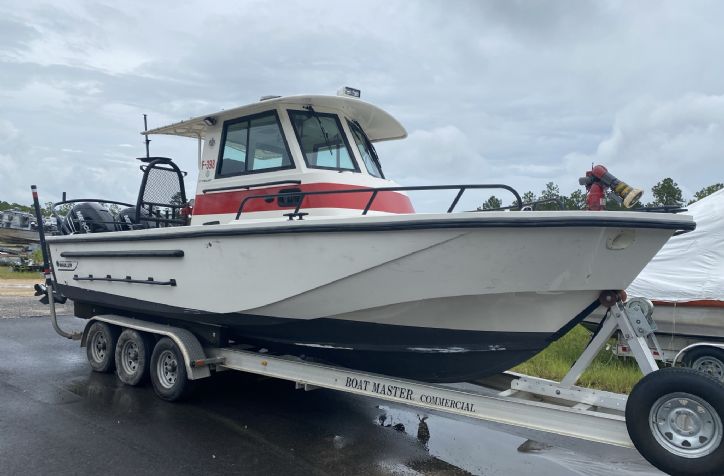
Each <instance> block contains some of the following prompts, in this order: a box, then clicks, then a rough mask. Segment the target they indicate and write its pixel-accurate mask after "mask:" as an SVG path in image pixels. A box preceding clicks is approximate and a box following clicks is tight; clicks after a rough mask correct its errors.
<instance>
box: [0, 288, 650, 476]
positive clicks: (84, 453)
mask: <svg viewBox="0 0 724 476" xmlns="http://www.w3.org/2000/svg"><path fill="white" fill-rule="evenodd" d="M25 299H26V300H27V299H30V298H25ZM9 302H11V300H10V298H7V297H0V309H2V308H3V305H5V304H7V303H9ZM26 302H28V303H29V301H26ZM12 303H13V304H12V305H13V306H17V305H18V302H17V301H12ZM0 316H6V317H4V318H0V473H1V474H3V475H14V474H49V473H52V474H60V475H66V474H67V475H70V474H99V473H104V474H139V475H141V474H156V475H165V474H174V475H177V474H188V475H196V474H199V475H201V474H204V475H226V474H249V475H255V474H264V475H268V474H284V475H294V474H309V475H338V474H352V475H357V474H360V475H383V474H384V475H391V474H394V475H417V474H424V475H446V476H447V475H460V474H484V475H497V474H500V475H503V474H505V475H515V474H527V473H530V474H536V475H542V476H545V475H556V476H558V475H604V474H606V475H608V474H612V473H614V472H615V473H616V474H618V475H629V474H631V475H633V474H635V475H638V476H641V475H648V474H661V473H658V472H657V471H656V470H655V469H653V468H652V467H651V466H650V465H648V463H646V462H645V461H644V460H643V459H642V458H641V457H640V456H639V455H638V453H636V452H635V451H634V450H629V449H622V448H613V447H608V446H605V445H600V444H594V443H587V442H581V441H577V440H572V439H569V438H562V437H552V436H550V435H546V434H542V433H537V432H526V431H522V430H514V429H510V428H502V427H500V426H498V425H494V424H487V423H485V422H478V421H472V420H468V419H465V418H451V417H448V416H445V415H442V414H436V413H425V414H422V413H421V411H420V410H415V409H411V408H408V407H404V406H398V405H391V404H389V403H387V402H383V401H379V400H376V399H373V398H366V397H358V396H353V395H349V394H343V393H339V392H334V391H328V390H314V391H311V392H304V391H298V390H294V386H293V384H291V383H289V382H284V381H278V380H274V379H268V378H262V377H258V376H252V375H244V374H241V373H239V372H224V373H220V374H218V375H216V376H214V377H212V378H211V379H206V380H205V381H203V382H202V384H201V385H200V386H199V388H198V391H197V392H196V394H195V396H194V398H193V399H192V400H190V401H189V402H185V403H167V402H164V401H161V400H160V399H158V398H157V397H156V396H155V394H154V393H153V390H152V389H151V387H150V386H149V385H146V386H143V387H127V386H124V385H122V384H121V383H120V382H118V380H117V379H116V378H115V376H114V375H112V374H97V373H93V372H91V370H90V368H89V366H88V364H87V362H86V360H85V349H81V348H80V347H79V344H78V342H77V341H69V340H67V339H63V338H61V337H60V336H58V335H56V334H55V333H54V332H53V330H52V328H51V325H50V322H49V320H48V318H47V317H16V318H12V312H8V311H7V310H6V311H5V312H4V313H3V312H2V311H0ZM82 324H83V322H82V321H80V320H79V319H76V318H73V317H70V316H64V317H63V318H62V319H61V325H62V326H64V327H66V328H80V327H81V326H82ZM501 430H504V431H501ZM528 438H534V441H531V440H529V439H528Z"/></svg>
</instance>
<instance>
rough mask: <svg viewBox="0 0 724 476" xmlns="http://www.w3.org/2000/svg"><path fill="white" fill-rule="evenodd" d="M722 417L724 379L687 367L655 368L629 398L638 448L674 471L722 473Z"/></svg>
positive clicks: (628, 410)
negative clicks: (717, 378)
mask: <svg viewBox="0 0 724 476" xmlns="http://www.w3.org/2000/svg"><path fill="white" fill-rule="evenodd" d="M723 419H724V385H723V384H722V383H721V382H719V381H718V380H716V379H714V378H712V377H710V376H708V375H705V374H702V373H700V372H697V371H695V370H692V369H686V368H666V369H662V370H658V371H656V372H652V373H650V374H649V375H647V376H645V377H644V378H643V379H641V381H640V382H639V383H638V384H636V386H635V387H634V389H633V391H632V392H631V395H630V396H629V397H628V402H627V404H626V427H627V429H628V433H629V436H630V437H631V440H632V441H633V443H634V445H635V446H636V449H638V450H639V452H640V453H641V455H642V456H643V457H644V458H646V459H647V460H648V461H649V463H651V464H653V465H654V466H656V467H657V468H659V469H660V470H662V471H664V472H666V473H669V474H677V475H695V474H696V475H708V474H711V475H721V474H722V469H724V445H722V434H723V433H724V425H722V420H723Z"/></svg>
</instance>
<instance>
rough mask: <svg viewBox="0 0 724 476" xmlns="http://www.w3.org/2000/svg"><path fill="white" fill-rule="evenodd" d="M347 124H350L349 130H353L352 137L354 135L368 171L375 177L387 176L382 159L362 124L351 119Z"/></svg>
mask: <svg viewBox="0 0 724 476" xmlns="http://www.w3.org/2000/svg"><path fill="white" fill-rule="evenodd" d="M347 125H348V126H349V130H350V131H352V137H354V141H355V143H356V144H357V149H358V150H359V155H360V156H361V157H362V161H363V162H364V163H365V167H367V172H369V174H370V175H372V176H373V177H379V178H385V176H384V174H383V173H382V167H381V166H380V160H379V158H378V157H377V152H376V151H375V148H374V147H373V146H372V143H371V142H370V140H369V139H368V138H367V135H366V134H365V133H364V131H363V130H362V128H361V127H360V125H359V124H357V121H349V120H348V121H347Z"/></svg>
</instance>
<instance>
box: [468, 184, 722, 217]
mask: <svg viewBox="0 0 724 476" xmlns="http://www.w3.org/2000/svg"><path fill="white" fill-rule="evenodd" d="M722 188H724V184H722V183H715V184H712V185H709V186H707V187H704V188H702V189H701V190H699V191H698V192H696V193H695V194H694V196H693V197H692V198H691V199H690V200H688V201H685V200H684V198H683V193H682V191H681V188H679V185H678V184H677V183H676V182H674V180H673V179H671V178H670V177H667V178H665V179H663V180H661V181H660V182H658V183H657V184H656V185H654V186H653V187H651V193H650V194H649V196H650V197H652V200H651V201H649V202H646V204H645V206H646V207H662V206H683V205H685V204H686V205H691V204H692V203H694V202H696V201H698V200H701V199H702V198H704V197H707V196H709V195H711V194H712V193H714V192H716V191H718V190H721V189H722ZM645 197H646V195H644V198H645ZM521 199H522V200H523V204H530V203H534V202H538V201H543V202H545V201H551V202H553V201H558V202H559V203H561V204H562V205H563V207H564V209H566V210H585V209H586V192H585V191H584V190H582V189H577V190H574V191H573V192H571V194H570V195H561V193H560V189H559V188H558V185H556V184H555V183H554V182H548V183H547V184H546V186H545V188H544V189H543V190H541V192H540V193H539V194H537V195H536V194H535V193H534V192H532V191H527V192H525V193H524V194H522V195H521ZM512 205H515V203H511V204H510V206H512ZM641 205H644V204H643V202H642V203H641ZM502 207H503V201H502V200H501V199H500V198H498V197H496V196H495V195H491V196H490V197H489V198H488V199H487V200H486V201H485V203H483V204H482V206H481V207H480V209H481V210H494V209H498V208H502ZM557 208H559V207H558V205H557V204H556V203H550V202H548V203H541V204H540V205H539V206H537V207H536V209H537V210H555V209H557ZM606 208H607V209H608V210H622V209H623V206H622V205H621V204H620V203H619V202H617V201H616V200H615V199H613V198H611V197H608V198H607V201H606Z"/></svg>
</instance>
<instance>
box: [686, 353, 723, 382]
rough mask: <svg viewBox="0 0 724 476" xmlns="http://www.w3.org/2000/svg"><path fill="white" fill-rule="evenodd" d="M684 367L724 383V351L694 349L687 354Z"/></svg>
mask: <svg viewBox="0 0 724 476" xmlns="http://www.w3.org/2000/svg"><path fill="white" fill-rule="evenodd" d="M684 365H686V366H687V367H690V368H692V369H694V370H697V371H699V372H703V373H705V374H708V375H711V376H712V377H714V378H715V379H718V380H719V381H721V382H724V351H723V350H721V349H717V348H714V347H704V346H702V347H696V348H694V349H691V351H689V352H687V354H686V357H685V358H684Z"/></svg>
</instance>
